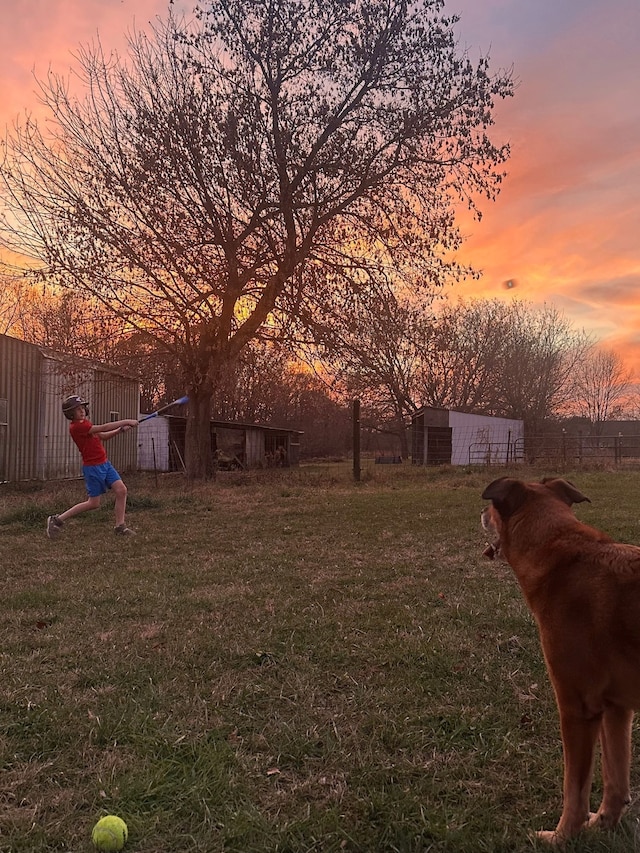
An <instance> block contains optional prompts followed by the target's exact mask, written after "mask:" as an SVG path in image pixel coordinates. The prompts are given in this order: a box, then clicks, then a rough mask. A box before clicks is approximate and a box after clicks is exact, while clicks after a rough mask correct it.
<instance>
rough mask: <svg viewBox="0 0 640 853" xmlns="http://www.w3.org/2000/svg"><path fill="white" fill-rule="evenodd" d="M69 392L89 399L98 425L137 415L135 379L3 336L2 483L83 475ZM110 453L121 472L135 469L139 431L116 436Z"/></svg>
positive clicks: (0, 372) (0, 338)
mask: <svg viewBox="0 0 640 853" xmlns="http://www.w3.org/2000/svg"><path fill="white" fill-rule="evenodd" d="M69 394H79V395H80V396H82V397H84V399H86V400H88V401H89V403H90V412H89V417H90V418H91V421H92V422H93V423H94V424H97V423H109V422H110V421H112V420H120V419H121V418H134V419H136V418H137V417H138V406H139V399H140V398H139V384H138V381H137V380H136V379H133V378H130V377H126V376H122V375H121V374H119V373H117V372H115V371H110V370H108V369H102V368H96V367H94V366H92V365H90V364H87V363H85V362H83V361H81V360H77V361H75V360H74V359H72V358H70V357H66V356H63V355H56V354H51V353H50V352H49V351H48V350H46V351H44V352H43V351H42V350H41V349H40V348H39V347H37V346H33V345H32V344H27V343H25V342H24V341H20V340H16V339H15V338H10V337H7V336H6V335H0V413H1V412H2V410H3V409H4V410H6V412H7V424H6V426H3V425H2V424H1V423H0V482H14V481H17V480H33V479H44V480H57V479H66V478H73V477H80V476H82V461H81V458H80V454H79V453H78V450H77V448H76V446H75V445H74V444H73V442H72V441H71V438H70V436H69V422H68V421H67V420H66V418H65V417H64V416H63V414H62V408H61V403H62V400H63V399H64V398H65V397H66V396H68V395H69ZM3 400H6V405H3V403H2V401H3ZM107 453H108V455H109V459H110V460H111V462H112V463H113V464H114V465H115V467H116V468H117V469H118V471H120V472H121V473H124V472H126V471H135V470H136V467H137V456H138V441H137V431H136V430H131V431H130V432H126V433H122V434H121V435H118V436H114V437H113V438H112V439H110V440H109V442H108V444H107Z"/></svg>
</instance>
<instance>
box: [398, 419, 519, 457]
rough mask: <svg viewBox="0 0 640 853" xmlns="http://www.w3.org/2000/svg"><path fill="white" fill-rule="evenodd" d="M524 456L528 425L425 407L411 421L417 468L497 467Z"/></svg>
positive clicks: (412, 453) (412, 455) (510, 420)
mask: <svg viewBox="0 0 640 853" xmlns="http://www.w3.org/2000/svg"><path fill="white" fill-rule="evenodd" d="M523 457H524V424H523V422H522V421H519V420H515V419H512V418H494V417H490V416H489V415H472V414H469V413H467V412H454V411H449V410H448V409H433V408H430V407H428V406H425V407H424V408H422V409H419V410H418V411H417V412H415V413H414V414H413V416H412V418H411V458H412V461H413V464H414V465H495V464H500V463H502V464H504V463H506V462H517V461H521V460H522V459H523Z"/></svg>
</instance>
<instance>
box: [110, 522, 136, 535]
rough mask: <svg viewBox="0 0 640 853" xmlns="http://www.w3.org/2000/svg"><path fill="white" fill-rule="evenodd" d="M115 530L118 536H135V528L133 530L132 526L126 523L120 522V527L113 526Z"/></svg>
mask: <svg viewBox="0 0 640 853" xmlns="http://www.w3.org/2000/svg"><path fill="white" fill-rule="evenodd" d="M113 532H114V533H115V534H116V536H135V535H136V532H135V530H132V529H131V528H130V527H127V526H126V525H125V524H119V525H118V527H114V528H113Z"/></svg>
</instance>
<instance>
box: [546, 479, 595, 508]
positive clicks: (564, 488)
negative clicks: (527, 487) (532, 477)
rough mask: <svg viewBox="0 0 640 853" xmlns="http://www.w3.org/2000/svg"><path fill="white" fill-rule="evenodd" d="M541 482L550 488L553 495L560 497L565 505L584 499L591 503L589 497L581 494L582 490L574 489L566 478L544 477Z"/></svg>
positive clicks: (577, 502) (580, 501)
mask: <svg viewBox="0 0 640 853" xmlns="http://www.w3.org/2000/svg"><path fill="white" fill-rule="evenodd" d="M542 483H543V485H545V486H546V487H547V488H548V489H551V491H552V492H553V493H554V495H556V497H558V498H560V500H561V501H564V503H566V504H567V506H571V505H572V504H580V503H583V502H584V501H587V503H591V501H590V500H589V498H588V497H587V496H586V495H583V494H582V492H581V491H579V490H578V489H576V487H575V486H574V485H573V483H570V482H569V481H568V480H562V479H561V478H560V477H545V478H544V479H543V481H542Z"/></svg>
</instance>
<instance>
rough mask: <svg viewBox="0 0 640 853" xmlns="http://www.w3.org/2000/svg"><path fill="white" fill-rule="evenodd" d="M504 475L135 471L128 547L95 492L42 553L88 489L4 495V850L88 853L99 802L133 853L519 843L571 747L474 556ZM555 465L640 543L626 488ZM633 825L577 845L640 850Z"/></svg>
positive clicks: (507, 594) (519, 610)
mask: <svg viewBox="0 0 640 853" xmlns="http://www.w3.org/2000/svg"><path fill="white" fill-rule="evenodd" d="M504 473H505V469H504V468H501V469H499V470H493V471H492V470H489V471H487V470H478V469H471V468H469V469H458V470H453V469H431V468H427V467H416V466H410V465H388V466H386V465H385V466H375V465H374V464H373V463H372V464H368V465H367V466H366V467H365V469H364V470H363V476H362V480H361V482H360V483H354V482H353V480H352V477H351V472H350V470H349V469H348V467H347V466H346V465H344V466H341V465H328V464H327V465H316V466H303V467H301V468H299V469H289V470H272V471H263V472H253V473H251V472H249V473H228V474H224V475H220V476H219V477H218V479H217V481H216V482H214V483H211V484H208V485H203V486H198V487H193V488H188V487H187V486H186V485H185V484H184V482H183V480H182V478H180V477H176V476H173V477H172V476H168V477H166V478H160V481H159V484H158V486H157V487H156V484H155V481H154V478H153V477H152V476H150V477H145V476H135V477H132V478H131V479H130V480H128V482H127V485H128V487H129V496H130V512H129V515H128V522H129V524H130V525H131V526H132V527H133V528H134V529H135V530H136V531H137V534H138V535H137V536H136V537H135V538H127V539H122V538H119V539H116V537H115V536H114V535H113V532H112V526H113V525H112V504H111V502H110V501H109V500H108V499H106V500H105V503H104V507H103V508H102V509H101V510H99V511H97V512H95V513H93V514H87V515H85V516H83V517H78V518H77V519H73V520H71V521H70V522H69V523H68V524H67V525H65V528H64V531H63V534H62V536H61V537H60V539H59V540H56V541H49V540H47V539H46V537H45V535H44V528H45V522H46V517H47V516H48V515H49V514H51V513H53V512H56V511H61V510H62V509H64V508H66V507H67V506H69V505H71V503H75V502H76V501H77V500H79V499H81V497H82V484H81V483H80V482H73V483H65V484H61V483H49V484H47V485H46V486H44V487H42V486H40V487H38V488H37V489H36V488H35V487H34V490H33V491H29V490H28V488H27V487H23V488H21V489H16V488H13V489H12V488H9V487H3V489H2V490H0V536H1V537H2V545H3V547H2V554H3V559H2V573H3V583H2V596H1V597H0V626H1V627H0V631H1V643H0V655H1V661H2V667H1V674H2V677H1V678H0V750H1V759H2V777H1V778H2V782H1V787H0V850H1V851H2V853H9V852H10V853H45V851H74V853H88V851H90V850H92V849H93V848H92V846H91V841H90V836H91V828H92V826H93V824H94V823H95V821H96V820H97V819H98V817H100V816H101V815H103V814H107V813H113V814H118V815H120V816H121V817H122V818H124V820H125V821H126V822H127V824H128V827H129V833H130V835H129V841H128V843H127V846H126V847H125V853H127V852H128V851H130V853H169V851H175V853H196V851H197V852H198V853H218V851H220V853H222V851H225V853H262V851H273V852H274V853H276V851H278V853H310V851H318V853H334V851H335V853H341V851H347V853H355V851H358V853H360V851H362V853H365V852H366V853H376V852H377V851H389V853H391V851H400V853H423V851H443V852H444V851H446V853H479V851H494V852H495V853H497V851H504V853H506V851H522V850H527V849H534V847H535V845H534V842H532V841H531V839H530V836H529V833H530V832H531V831H533V830H535V829H540V828H547V829H548V828H552V827H553V826H554V825H555V823H556V821H557V818H558V816H559V812H560V806H561V772H562V755H561V744H560V737H559V729H558V720H557V714H556V709H555V703H554V700H553V696H552V691H551V688H550V686H549V683H548V679H547V676H546V672H545V669H544V665H543V662H542V656H541V653H540V649H539V646H538V639H537V635H536V630H535V626H534V624H533V621H532V619H531V617H530V616H529V614H528V612H527V610H526V607H525V605H524V603H523V601H522V598H521V595H520V592H519V589H518V588H517V586H516V583H515V580H514V578H513V576H512V574H511V571H510V569H509V567H508V566H507V565H506V564H504V563H501V562H497V563H490V562H488V561H485V560H483V559H482V557H481V553H482V550H483V548H484V546H485V537H484V534H483V533H482V531H481V529H480V525H479V513H480V510H481V508H482V506H483V501H482V500H481V498H480V494H481V492H482V490H483V488H484V487H485V486H486V485H487V483H488V482H489V480H491V479H493V478H494V477H496V476H501V475H503V474H504ZM552 473H555V471H554V470H552V469H546V470H544V471H543V470H542V469H537V470H536V471H535V477H536V478H537V477H539V476H541V475H543V474H552ZM518 475H519V472H518ZM525 476H533V475H532V474H531V471H530V470H527V471H526V472H525ZM565 476H566V477H567V478H568V479H571V480H572V481H573V482H574V483H575V484H576V485H577V486H578V487H579V488H580V489H581V491H583V492H584V493H585V494H586V495H588V496H589V497H590V499H591V501H592V503H591V504H580V505H579V506H578V507H576V513H577V514H578V515H579V517H580V518H581V519H582V520H584V521H586V522H587V523H591V524H594V525H595V526H597V527H600V528H603V529H605V530H607V531H608V532H609V533H610V534H611V535H612V536H614V537H615V538H617V539H620V540H623V541H628V542H638V543H640V516H639V510H638V506H639V505H638V495H639V494H640V474H637V473H634V472H631V471H626V470H621V471H616V472H608V471H602V470H601V471H585V470H582V471H580V470H567V471H565ZM635 739H636V740H637V737H636V738H635ZM596 777H597V782H596V785H595V787H594V794H593V798H594V804H595V802H596V800H597V798H598V794H599V792H600V782H599V773H597V774H596ZM632 790H633V794H634V798H637V794H638V791H639V790H640V752H639V751H638V750H636V755H635V758H634V763H633V769H632ZM638 815H639V811H638V805H637V800H636V799H634V803H633V804H632V806H631V809H630V811H629V814H628V816H627V817H626V818H625V820H624V823H623V825H622V826H621V827H620V829H619V830H617V831H616V832H615V833H604V834H593V835H589V836H586V837H585V838H584V839H581V840H580V841H579V842H576V843H575V844H574V845H571V846H570V847H569V848H568V849H569V850H580V851H602V850H609V851H614V853H622V851H625V853H628V851H630V850H634V849H636V850H637V849H640V841H639V840H638V839H637V838H636V835H637V832H636V830H637V820H638ZM539 849H545V848H543V847H540V848H539Z"/></svg>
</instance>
